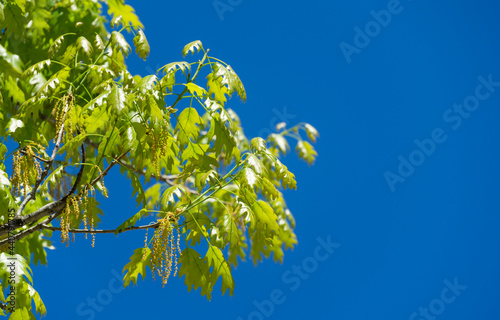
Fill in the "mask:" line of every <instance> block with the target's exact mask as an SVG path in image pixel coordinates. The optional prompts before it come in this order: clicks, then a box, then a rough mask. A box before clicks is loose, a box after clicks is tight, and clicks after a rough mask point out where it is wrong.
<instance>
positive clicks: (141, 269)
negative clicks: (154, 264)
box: [122, 248, 151, 287]
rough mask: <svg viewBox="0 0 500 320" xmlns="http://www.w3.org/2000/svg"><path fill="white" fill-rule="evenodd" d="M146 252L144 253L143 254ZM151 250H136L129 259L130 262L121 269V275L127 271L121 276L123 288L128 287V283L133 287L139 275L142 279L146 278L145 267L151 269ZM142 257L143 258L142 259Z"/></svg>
mask: <svg viewBox="0 0 500 320" xmlns="http://www.w3.org/2000/svg"><path fill="white" fill-rule="evenodd" d="M144 251H146V252H144ZM150 256H151V249H149V248H138V249H135V250H134V254H133V255H132V256H131V257H130V262H129V263H127V264H126V265H125V267H123V270H122V273H123V272H125V270H126V271H127V273H125V275H124V276H123V286H124V287H128V286H129V285H130V282H132V283H133V285H135V284H136V283H137V278H138V277H139V274H142V279H143V280H144V277H145V276H146V267H149V269H151V258H150ZM143 257H144V258H143Z"/></svg>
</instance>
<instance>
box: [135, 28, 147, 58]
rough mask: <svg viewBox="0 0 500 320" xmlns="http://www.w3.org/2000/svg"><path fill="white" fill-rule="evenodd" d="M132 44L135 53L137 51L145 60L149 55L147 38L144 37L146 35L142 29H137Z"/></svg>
mask: <svg viewBox="0 0 500 320" xmlns="http://www.w3.org/2000/svg"><path fill="white" fill-rule="evenodd" d="M134 46H135V53H137V54H138V55H139V57H140V58H142V59H144V60H146V57H147V56H148V55H149V50H150V49H149V43H148V40H147V39H146V35H145V34H144V32H143V31H142V29H139V31H138V32H137V35H136V36H135V37H134Z"/></svg>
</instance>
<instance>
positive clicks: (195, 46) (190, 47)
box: [182, 40, 203, 57]
mask: <svg viewBox="0 0 500 320" xmlns="http://www.w3.org/2000/svg"><path fill="white" fill-rule="evenodd" d="M202 48H203V45H202V44H201V41H200V40H196V41H193V42H191V43H188V44H187V45H186V46H185V47H184V49H182V56H183V57H185V56H186V55H187V54H188V53H189V52H191V53H192V54H194V53H195V51H196V52H200V50H201V49H202Z"/></svg>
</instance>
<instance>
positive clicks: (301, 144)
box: [295, 140, 318, 164]
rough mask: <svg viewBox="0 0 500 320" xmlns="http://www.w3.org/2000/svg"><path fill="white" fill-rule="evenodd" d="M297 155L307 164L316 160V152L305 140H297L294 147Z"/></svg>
mask: <svg viewBox="0 0 500 320" xmlns="http://www.w3.org/2000/svg"><path fill="white" fill-rule="evenodd" d="M295 151H297V153H298V155H299V157H300V158H301V159H303V160H305V161H307V163H309V164H313V163H314V160H316V156H317V155H318V153H317V152H316V150H314V147H313V146H312V145H311V144H310V143H309V142H307V141H303V140H299V141H298V142H297V146H296V147H295Z"/></svg>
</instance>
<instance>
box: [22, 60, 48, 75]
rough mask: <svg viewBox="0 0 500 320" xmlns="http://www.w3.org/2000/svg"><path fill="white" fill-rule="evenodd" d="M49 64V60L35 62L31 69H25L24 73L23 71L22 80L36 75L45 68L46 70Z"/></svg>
mask: <svg viewBox="0 0 500 320" xmlns="http://www.w3.org/2000/svg"><path fill="white" fill-rule="evenodd" d="M50 63H51V60H50V59H46V60H42V61H40V62H37V63H35V64H34V65H32V66H31V67H29V68H28V69H26V71H24V73H23V75H22V76H23V77H24V78H26V77H29V76H33V75H35V74H38V73H40V72H42V71H43V70H44V69H45V68H48V67H49V66H50Z"/></svg>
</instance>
